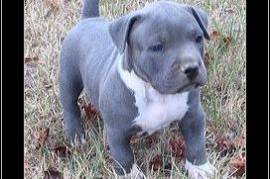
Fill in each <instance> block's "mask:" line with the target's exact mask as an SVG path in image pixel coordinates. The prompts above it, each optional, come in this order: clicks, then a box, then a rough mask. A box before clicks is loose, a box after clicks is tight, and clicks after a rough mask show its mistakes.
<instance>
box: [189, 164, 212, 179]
mask: <svg viewBox="0 0 270 179" xmlns="http://www.w3.org/2000/svg"><path fill="white" fill-rule="evenodd" d="M185 168H186V170H188V178H190V179H211V178H213V177H214V176H215V174H216V173H217V169H216V168H215V167H214V166H213V165H211V164H210V163H209V162H208V161H207V162H206V163H205V164H203V165H193V164H192V163H190V162H189V161H188V160H186V164H185Z"/></svg>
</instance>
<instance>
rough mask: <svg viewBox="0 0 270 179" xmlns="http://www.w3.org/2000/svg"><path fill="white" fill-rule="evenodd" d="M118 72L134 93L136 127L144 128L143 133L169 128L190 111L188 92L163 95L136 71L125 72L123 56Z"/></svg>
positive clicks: (119, 61)
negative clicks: (136, 113) (136, 109)
mask: <svg viewBox="0 0 270 179" xmlns="http://www.w3.org/2000/svg"><path fill="white" fill-rule="evenodd" d="M117 58H118V59H117V60H118V72H119V74H120V77H121V79H122V80H123V82H124V83H125V85H126V86H127V87H128V88H129V89H130V90H132V91H133V92H134V96H135V105H136V107H137V108H138V113H139V114H138V116H137V117H136V118H135V119H134V120H133V123H134V125H138V126H140V127H141V128H142V130H143V131H142V133H143V132H147V133H148V134H149V135H150V134H152V133H153V132H155V131H156V130H159V129H162V128H165V127H167V126H168V125H169V124H170V123H171V122H173V121H176V120H181V119H182V118H183V117H184V115H185V114H186V112H187V111H188V105H187V101H188V92H184V93H180V94H174V95H170V94H169V95H163V94H160V93H159V92H158V91H157V90H155V89H154V88H153V87H152V86H151V85H150V84H149V83H146V82H145V81H143V80H142V79H140V78H139V77H138V76H137V75H136V74H135V73H134V71H131V72H129V71H127V70H124V69H123V67H122V56H120V55H119V56H118V57H117Z"/></svg>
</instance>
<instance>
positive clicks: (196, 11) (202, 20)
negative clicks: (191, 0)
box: [188, 6, 210, 40]
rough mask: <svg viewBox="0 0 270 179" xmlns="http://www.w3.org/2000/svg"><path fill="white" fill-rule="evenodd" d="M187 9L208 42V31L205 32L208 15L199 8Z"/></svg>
mask: <svg viewBox="0 0 270 179" xmlns="http://www.w3.org/2000/svg"><path fill="white" fill-rule="evenodd" d="M188 8H189V9H190V11H191V13H192V15H193V16H194V18H195V19H196V21H197V22H198V24H199V26H200V27H201V29H202V31H203V35H204V38H206V39H207V40H210V36H209V33H208V31H207V27H208V14H207V13H206V12H205V11H203V10H202V9H200V8H195V7H191V6H189V7H188Z"/></svg>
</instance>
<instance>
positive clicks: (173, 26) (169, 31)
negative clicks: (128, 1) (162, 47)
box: [135, 6, 201, 40]
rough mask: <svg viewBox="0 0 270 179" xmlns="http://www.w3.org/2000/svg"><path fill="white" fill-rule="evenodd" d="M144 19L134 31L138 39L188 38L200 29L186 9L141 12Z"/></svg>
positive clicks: (159, 9) (153, 9)
mask: <svg viewBox="0 0 270 179" xmlns="http://www.w3.org/2000/svg"><path fill="white" fill-rule="evenodd" d="M143 13H144V14H143V16H144V18H143V19H142V20H141V23H140V24H139V25H138V28H137V29H136V30H135V33H136V36H137V37H135V38H138V39H141V38H142V39H144V40H146V38H147V39H149V38H150V39H151V38H156V36H158V37H161V38H162V37H163V38H167V37H168V36H170V37H172V38H173V37H174V36H177V37H181V36H189V35H192V34H195V33H198V32H201V29H200V27H199V25H198V23H197V22H196V20H195V18H194V17H193V16H192V14H191V13H189V12H188V11H187V10H186V9H184V8H181V7H171V6H169V7H166V6H165V7H163V8H159V7H158V8H152V9H147V11H145V12H143Z"/></svg>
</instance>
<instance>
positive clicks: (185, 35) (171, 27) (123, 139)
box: [60, 0, 216, 178]
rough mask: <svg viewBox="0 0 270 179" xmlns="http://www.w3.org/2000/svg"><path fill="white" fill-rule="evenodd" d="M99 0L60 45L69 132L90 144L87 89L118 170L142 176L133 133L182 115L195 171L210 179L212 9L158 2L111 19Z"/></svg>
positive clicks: (88, 3)
mask: <svg viewBox="0 0 270 179" xmlns="http://www.w3.org/2000/svg"><path fill="white" fill-rule="evenodd" d="M98 4H99V2H98V1H97V0H85V2H84V7H83V10H82V19H81V21H80V22H79V23H78V24H77V25H76V26H75V27H74V28H73V29H72V30H71V31H70V33H69V34H68V35H67V37H66V38H65V40H64V42H63V46H62V51H61V71H60V96H61V102H62V105H63V108H64V128H65V132H66V135H67V136H68V137H69V139H70V140H71V141H72V142H75V143H83V142H85V140H84V137H85V133H84V130H83V127H82V125H81V123H80V109H79V107H78V105H77V99H78V96H79V95H80V93H81V91H82V90H83V88H84V89H85V91H86V93H87V95H88V97H89V98H90V101H91V103H92V104H93V105H94V106H95V107H97V108H98V109H99V110H100V112H101V116H102V118H103V120H104V128H105V130H106V134H107V136H106V137H107V140H108V144H109V147H110V153H111V155H112V157H113V158H114V160H115V163H114V167H115V171H116V172H117V174H118V175H119V176H121V177H125V178H128V177H131V178H132V177H134V176H135V175H136V176H137V178H143V177H144V175H143V173H142V172H141V171H140V170H139V168H138V167H137V165H136V164H135V160H134V156H133V152H132V149H131V148H130V144H129V141H130V138H131V137H132V136H133V135H138V134H144V135H145V134H148V135H150V134H152V133H153V132H155V131H157V130H160V129H163V128H165V127H166V126H168V125H169V124H170V123H171V122H173V121H179V128H180V130H181V131H182V134H183V136H184V139H185V142H186V147H187V151H186V152H187V153H186V156H187V159H186V165H185V167H186V169H187V170H188V175H189V177H190V178H210V177H211V176H213V174H214V173H215V171H216V170H215V168H214V167H213V166H212V165H211V164H210V163H209V162H208V160H207V157H206V151H205V119H204V112H203V109H202V106H201V103H200V89H199V87H200V86H202V85H204V84H205V83H206V81H207V73H206V68H205V65H204V63H203V38H205V39H209V35H208V33H207V30H206V28H207V23H208V18H207V14H206V13H205V12H204V11H203V10H201V9H198V8H195V7H191V6H188V5H183V4H182V5H181V4H177V3H173V2H166V1H159V2H154V3H152V4H149V5H147V6H146V7H144V8H143V9H141V10H138V11H135V12H133V13H131V14H128V15H126V16H123V17H121V18H119V19H117V20H115V21H112V22H110V21H107V20H106V19H104V18H102V17H99V10H98V8H99V7H98Z"/></svg>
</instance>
